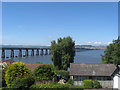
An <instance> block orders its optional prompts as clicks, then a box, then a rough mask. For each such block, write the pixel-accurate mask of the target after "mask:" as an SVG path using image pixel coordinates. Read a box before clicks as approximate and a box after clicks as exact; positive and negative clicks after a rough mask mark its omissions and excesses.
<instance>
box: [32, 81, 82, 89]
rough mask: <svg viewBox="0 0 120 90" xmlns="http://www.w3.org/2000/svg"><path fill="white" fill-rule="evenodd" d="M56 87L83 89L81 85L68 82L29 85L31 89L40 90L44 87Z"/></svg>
mask: <svg viewBox="0 0 120 90" xmlns="http://www.w3.org/2000/svg"><path fill="white" fill-rule="evenodd" d="M52 88H54V89H57V90H61V89H62V90H72V89H73V90H74V89H75V90H83V87H81V86H73V85H70V84H58V83H52V84H39V85H32V86H31V87H30V89H31V90H33V89H35V90H36V89H40V90H46V89H48V90H49V89H52Z"/></svg>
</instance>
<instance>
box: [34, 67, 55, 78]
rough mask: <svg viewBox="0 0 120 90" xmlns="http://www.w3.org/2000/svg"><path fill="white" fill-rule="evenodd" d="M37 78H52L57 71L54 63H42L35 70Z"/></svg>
mask: <svg viewBox="0 0 120 90" xmlns="http://www.w3.org/2000/svg"><path fill="white" fill-rule="evenodd" d="M34 75H35V79H36V80H51V79H53V77H54V75H55V73H54V69H53V66H52V65H40V66H38V67H37V68H36V69H35V70H34Z"/></svg>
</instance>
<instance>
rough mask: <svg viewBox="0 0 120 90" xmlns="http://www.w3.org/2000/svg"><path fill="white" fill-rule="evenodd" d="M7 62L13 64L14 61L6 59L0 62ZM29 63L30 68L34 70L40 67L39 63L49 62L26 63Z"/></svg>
mask: <svg viewBox="0 0 120 90" xmlns="http://www.w3.org/2000/svg"><path fill="white" fill-rule="evenodd" d="M4 62H5V63H6V64H7V65H10V64H12V63H13V62H14V61H13V60H4V61H0V63H4ZM25 64H26V65H27V67H28V68H29V69H30V70H32V71H33V70H34V69H35V68H36V67H38V66H39V65H47V64H40V63H25Z"/></svg>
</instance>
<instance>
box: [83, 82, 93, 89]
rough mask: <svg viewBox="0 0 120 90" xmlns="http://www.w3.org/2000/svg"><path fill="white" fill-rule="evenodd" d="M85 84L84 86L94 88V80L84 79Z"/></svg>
mask: <svg viewBox="0 0 120 90" xmlns="http://www.w3.org/2000/svg"><path fill="white" fill-rule="evenodd" d="M83 84H84V88H93V82H92V80H84V81H83Z"/></svg>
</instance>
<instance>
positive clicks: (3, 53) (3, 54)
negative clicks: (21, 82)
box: [2, 49, 5, 58]
mask: <svg viewBox="0 0 120 90" xmlns="http://www.w3.org/2000/svg"><path fill="white" fill-rule="evenodd" d="M2 58H5V49H2Z"/></svg>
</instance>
